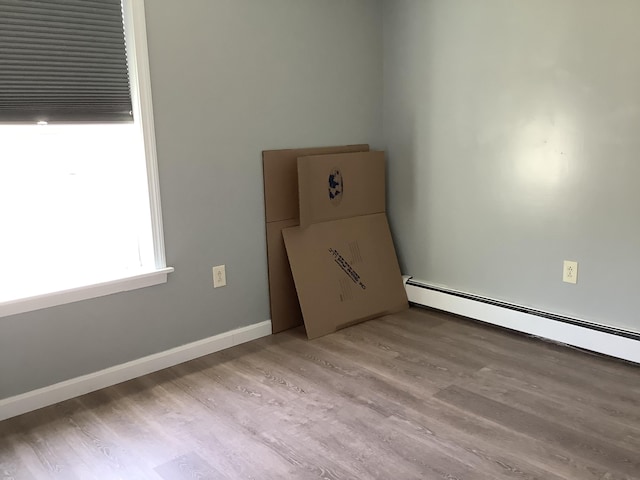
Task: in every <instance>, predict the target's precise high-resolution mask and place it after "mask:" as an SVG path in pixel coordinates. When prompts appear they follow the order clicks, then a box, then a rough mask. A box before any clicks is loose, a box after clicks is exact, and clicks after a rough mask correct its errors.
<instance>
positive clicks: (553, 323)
mask: <svg viewBox="0 0 640 480" xmlns="http://www.w3.org/2000/svg"><path fill="white" fill-rule="evenodd" d="M405 288H406V290H407V296H408V297H409V301H410V302H411V303H415V304H417V305H421V306H425V307H430V308H435V309H437V310H443V311H445V312H449V313H454V314H456V315H462V316H464V317H468V318H472V319H474V320H479V321H481V322H485V323H490V324H492V325H498V326H500V327H505V328H508V329H511V330H517V331H519V332H523V333H527V334H530V335H535V336H537V337H542V338H546V339H548V340H552V341H555V342H560V343H564V344H567V345H573V346H575V347H579V348H584V349H585V350H590V351H592V352H597V353H602V354H604V355H609V356H611V357H616V358H620V359H623V360H628V361H630V362H635V363H640V341H638V340H634V339H632V338H626V337H623V336H619V335H615V334H611V333H606V332H601V331H598V330H593V329H590V328H585V327H580V326H578V325H572V324H570V323H564V322H561V321H557V320H552V319H549V318H545V317H541V316H538V315H534V314H530V313H524V312H519V311H516V310H511V309H509V308H505V307H501V306H498V305H491V304H488V303H483V302H480V301H477V300H473V299H469V298H462V297H459V296H456V295H451V294H448V293H445V292H441V291H437V290H430V289H427V288H421V287H419V286H415V285H411V284H406V283H405Z"/></svg>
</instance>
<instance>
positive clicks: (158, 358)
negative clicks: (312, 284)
mask: <svg viewBox="0 0 640 480" xmlns="http://www.w3.org/2000/svg"><path fill="white" fill-rule="evenodd" d="M267 335H271V320H267V321H264V322H260V323H256V324H253V325H249V326H247V327H242V328H238V329H236V330H231V331H230V332H225V333H221V334H219V335H215V336H213V337H209V338H205V339H203V340H198V341H197V342H193V343H189V344H187V345H182V346H180V347H176V348H172V349H170V350H166V351H164V352H160V353H156V354H153V355H149V356H147V357H143V358H139V359H138V360H133V361H131V362H127V363H123V364H121V365H116V366H115V367H111V368H107V369H105V370H100V371H99V372H94V373H90V374H87V375H83V376H81V377H77V378H72V379H71V380H66V381H64V382H60V383H56V384H54V385H50V386H48V387H43V388H39V389H37V390H33V391H31V392H27V393H23V394H20V395H16V396H14V397H9V398H5V399H3V400H0V421H1V420H5V419H7V418H11V417H15V416H17V415H22V414H23V413H27V412H31V411H33V410H37V409H39V408H43V407H47V406H49V405H53V404H55V403H58V402H62V401H64V400H69V399H70V398H75V397H78V396H80V395H84V394H85V393H90V392H94V391H96V390H100V389H102V388H105V387H110V386H112V385H116V384H118V383H122V382H126V381H127V380H131V379H133V378H137V377H140V376H142V375H147V374H149V373H152V372H157V371H158V370H162V369H163V368H168V367H172V366H174V365H178V364H180V363H183V362H187V361H189V360H193V359H195V358H198V357H202V356H204V355H209V354H210V353H214V352H219V351H220V350H224V349H227V348H230V347H234V346H236V345H240V344H241V343H245V342H249V341H251V340H255V339H257V338H261V337H266V336H267Z"/></svg>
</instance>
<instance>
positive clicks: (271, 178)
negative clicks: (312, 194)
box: [262, 145, 369, 333]
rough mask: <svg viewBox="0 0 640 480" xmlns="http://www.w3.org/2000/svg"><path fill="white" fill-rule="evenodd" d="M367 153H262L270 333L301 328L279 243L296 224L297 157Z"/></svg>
mask: <svg viewBox="0 0 640 480" xmlns="http://www.w3.org/2000/svg"><path fill="white" fill-rule="evenodd" d="M368 150H369V145H347V146H340V147H318V148H303V149H288V150H268V151H264V152H262V158H263V168H264V199H265V219H266V223H267V226H266V230H267V263H268V267H269V301H270V306H271V325H272V331H273V333H277V332H281V331H283V330H287V329H289V328H293V327H296V326H298V325H302V314H301V313H300V304H299V303H298V296H297V295H296V290H295V285H294V283H293V278H292V276H291V269H290V268H289V261H288V259H287V253H286V250H285V246H284V241H283V239H282V229H283V228H285V227H289V226H292V225H297V224H298V216H299V214H298V168H297V159H298V157H302V156H305V155H321V154H330V153H341V152H360V151H368Z"/></svg>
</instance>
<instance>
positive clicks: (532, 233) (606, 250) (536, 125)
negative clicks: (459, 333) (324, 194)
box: [383, 0, 640, 331]
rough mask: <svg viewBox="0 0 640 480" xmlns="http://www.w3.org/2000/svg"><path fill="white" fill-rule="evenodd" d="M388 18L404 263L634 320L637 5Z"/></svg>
mask: <svg viewBox="0 0 640 480" xmlns="http://www.w3.org/2000/svg"><path fill="white" fill-rule="evenodd" d="M383 16H384V62H385V67H384V90H385V93H384V132H385V141H386V144H387V147H388V151H389V158H390V172H389V184H390V187H389V192H390V194H389V196H390V218H391V222H392V228H393V229H394V233H395V238H396V241H397V247H398V250H399V253H400V256H401V264H402V267H403V271H404V272H405V273H407V274H411V275H414V276H415V277H416V278H419V279H421V280H424V281H426V282H429V283H433V284H438V285H441V286H446V287H449V288H454V289H458V290H462V291H465V292H469V293H473V294H478V295H483V296H486V297H490V298H494V299H499V300H504V301H508V302H513V303H517V304H521V305H526V306H530V307H534V308H537V309H541V310H547V311H550V312H554V313H558V314H564V315H570V316H575V317H578V318H582V319H585V320H590V321H593V322H596V323H603V324H608V325H613V326H617V327H621V328H625V329H629V330H635V331H640V319H639V318H638V315H637V302H636V297H637V293H636V289H637V285H638V272H639V271H640V250H639V249H638V246H639V245H640V240H639V239H640V216H639V215H638V205H640V188H638V182H639V180H638V179H640V161H639V155H640V135H639V134H638V132H640V55H638V46H639V45H640V29H639V28H638V19H640V2H638V1H636V0H610V1H606V2H603V1H601V0H537V1H512V0H481V1H480V0H389V1H386V2H384V15H383ZM563 260H577V261H578V262H579V280H578V284H577V285H569V284H565V283H562V281H561V280H562V276H561V275H562V261H563Z"/></svg>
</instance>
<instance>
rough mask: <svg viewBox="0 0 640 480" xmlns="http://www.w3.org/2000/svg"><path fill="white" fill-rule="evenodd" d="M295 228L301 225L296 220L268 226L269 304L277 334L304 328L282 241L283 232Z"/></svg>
mask: <svg viewBox="0 0 640 480" xmlns="http://www.w3.org/2000/svg"><path fill="white" fill-rule="evenodd" d="M295 225H298V220H296V219H291V220H283V221H281V222H270V223H267V252H268V257H267V260H268V262H267V263H268V266H269V303H270V306H271V329H272V331H273V333H277V332H282V331H284V330H288V329H289V328H293V327H297V326H298V325H302V312H301V311H300V304H299V303H298V295H297V294H296V287H295V285H294V283H293V276H292V275H291V269H290V268H289V259H288V258H287V251H286V249H285V246H284V239H283V238H282V229H283V228H287V227H291V226H295Z"/></svg>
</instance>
